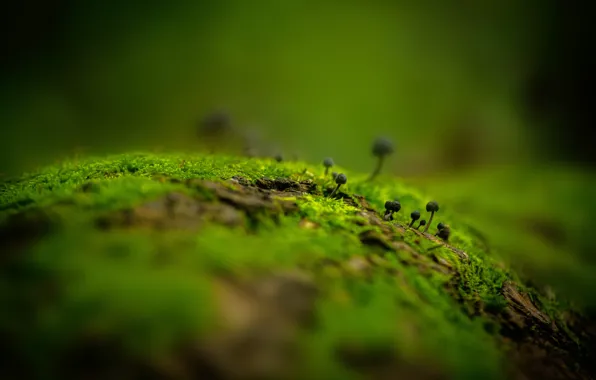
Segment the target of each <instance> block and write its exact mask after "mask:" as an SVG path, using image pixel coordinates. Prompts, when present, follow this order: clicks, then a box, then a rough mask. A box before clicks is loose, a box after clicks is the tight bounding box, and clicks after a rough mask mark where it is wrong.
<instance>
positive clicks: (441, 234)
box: [437, 225, 451, 241]
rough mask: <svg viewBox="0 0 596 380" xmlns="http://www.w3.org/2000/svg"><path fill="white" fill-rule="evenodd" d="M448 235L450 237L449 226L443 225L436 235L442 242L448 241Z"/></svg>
mask: <svg viewBox="0 0 596 380" xmlns="http://www.w3.org/2000/svg"><path fill="white" fill-rule="evenodd" d="M449 235H451V228H449V226H447V225H443V228H441V229H440V230H439V232H438V233H437V236H438V237H439V238H441V239H443V240H444V241H448V240H449Z"/></svg>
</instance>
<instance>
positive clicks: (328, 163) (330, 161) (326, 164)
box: [323, 157, 334, 168]
mask: <svg viewBox="0 0 596 380" xmlns="http://www.w3.org/2000/svg"><path fill="white" fill-rule="evenodd" d="M333 165H334V162H333V158H331V157H327V158H325V159H324V160H323V166H324V167H326V168H330V167H332V166H333Z"/></svg>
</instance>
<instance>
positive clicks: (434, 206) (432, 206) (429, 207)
mask: <svg viewBox="0 0 596 380" xmlns="http://www.w3.org/2000/svg"><path fill="white" fill-rule="evenodd" d="M426 211H428V212H437V211H439V204H438V203H437V202H436V201H430V202H428V203H427V204H426Z"/></svg>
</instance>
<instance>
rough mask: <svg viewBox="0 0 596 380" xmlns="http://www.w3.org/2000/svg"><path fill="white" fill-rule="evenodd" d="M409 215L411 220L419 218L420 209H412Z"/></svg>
mask: <svg viewBox="0 0 596 380" xmlns="http://www.w3.org/2000/svg"><path fill="white" fill-rule="evenodd" d="M410 217H411V218H412V220H418V219H420V211H418V210H416V211H412V213H411V214H410Z"/></svg>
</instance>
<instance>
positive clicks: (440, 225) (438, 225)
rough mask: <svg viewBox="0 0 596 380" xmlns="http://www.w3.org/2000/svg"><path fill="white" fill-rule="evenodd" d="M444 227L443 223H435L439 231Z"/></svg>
mask: <svg viewBox="0 0 596 380" xmlns="http://www.w3.org/2000/svg"><path fill="white" fill-rule="evenodd" d="M444 227H445V224H443V223H439V224H437V229H438V230H439V231H441V230H442V229H443V228H444Z"/></svg>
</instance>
